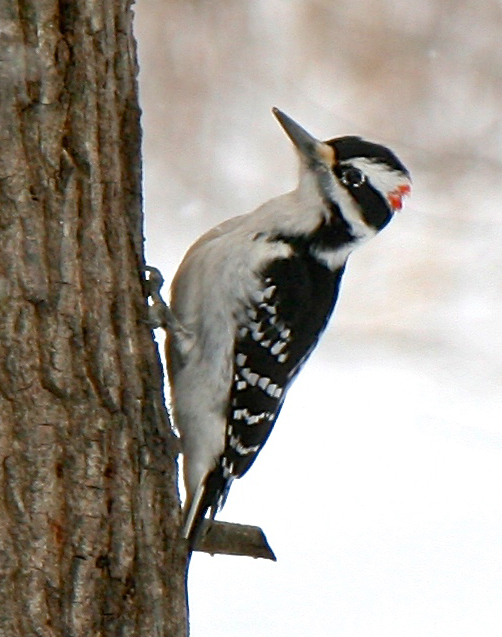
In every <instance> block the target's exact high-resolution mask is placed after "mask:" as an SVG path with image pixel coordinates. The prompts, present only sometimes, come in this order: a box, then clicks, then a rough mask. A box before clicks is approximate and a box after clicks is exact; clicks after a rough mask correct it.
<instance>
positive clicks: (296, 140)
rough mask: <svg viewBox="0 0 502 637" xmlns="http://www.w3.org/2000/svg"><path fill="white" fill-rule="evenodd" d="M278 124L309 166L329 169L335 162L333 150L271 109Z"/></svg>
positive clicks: (276, 109) (278, 111) (287, 117)
mask: <svg viewBox="0 0 502 637" xmlns="http://www.w3.org/2000/svg"><path fill="white" fill-rule="evenodd" d="M272 113H273V114H274V115H275V116H276V118H277V119H278V121H279V124H280V125H281V126H282V127H283V128H284V130H285V131H286V134H287V135H288V137H289V139H290V140H291V141H292V142H293V144H294V145H295V146H296V148H297V149H298V151H299V153H300V155H301V156H302V157H304V158H305V159H306V160H307V162H308V163H309V164H322V165H324V166H327V167H328V168H331V167H332V166H333V164H334V163H335V161H336V156H335V149H334V148H333V147H332V146H330V145H329V144H325V143H324V142H321V141H320V140H318V139H316V138H315V137H313V136H312V135H311V134H310V133H308V132H307V131H306V130H305V129H304V128H302V127H301V126H300V125H299V124H297V123H296V122H295V121H294V120H293V119H291V117H289V115H286V113H283V112H282V111H280V110H279V109H278V108H275V106H274V108H273V109H272Z"/></svg>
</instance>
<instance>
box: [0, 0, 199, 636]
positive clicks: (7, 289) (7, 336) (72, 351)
mask: <svg viewBox="0 0 502 637" xmlns="http://www.w3.org/2000/svg"><path fill="white" fill-rule="evenodd" d="M136 73H137V62H136V50H135V44H134V40H133V37H132V11H131V7H130V2H129V1H128V0H59V1H57V0H2V1H1V2H0V483H1V484H0V636H1V637H4V636H6V637H11V636H12V637H30V636H31V635H37V636H38V637H40V636H44V637H45V636H47V637H59V636H63V635H64V636H65V637H73V636H82V637H83V636H85V637H90V636H97V635H103V636H105V635H114V636H115V635H123V636H146V635H148V636H156V637H157V636H159V637H160V636H173V637H178V636H181V635H185V634H186V608H185V590H184V575H185V573H184V566H185V555H184V554H183V547H182V546H180V544H179V542H177V533H178V527H179V497H178V492H177V487H176V477H177V468H176V453H177V449H176V439H175V438H174V436H173V434H172V432H171V430H170V428H169V422H168V419H167V415H166V412H165V407H164V403H163V390H162V382H163V381H162V373H161V368H160V365H159V360H158V355H157V350H156V348H155V346H154V344H153V342H152V338H151V332H150V330H149V329H148V327H147V326H146V325H145V323H144V322H143V321H144V318H145V310H146V306H145V301H144V295H143V290H142V283H141V281H142V272H141V270H142V267H143V243H142V213H141V164H140V139H141V137H140V126H139V116H140V112H139V107H138V101H137V84H136Z"/></svg>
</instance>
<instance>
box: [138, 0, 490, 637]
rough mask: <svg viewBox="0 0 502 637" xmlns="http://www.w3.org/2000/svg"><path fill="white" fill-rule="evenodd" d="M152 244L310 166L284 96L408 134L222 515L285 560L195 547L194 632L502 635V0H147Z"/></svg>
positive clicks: (181, 234) (156, 259)
mask: <svg viewBox="0 0 502 637" xmlns="http://www.w3.org/2000/svg"><path fill="white" fill-rule="evenodd" d="M135 30H136V35H137V37H138V40H139V54H140V63H141V72H140V86H141V102H142V108H143V125H144V153H145V175H144V187H145V211H146V236H147V246H146V247H147V257H148V261H149V263H151V264H152V265H156V266H158V267H160V268H161V269H162V271H163V273H164V275H165V278H166V280H170V278H171V277H172V275H173V274H174V272H175V269H176V267H177V265H178V263H179V261H180V260H181V258H182V256H183V254H184V252H185V251H186V249H187V248H188V246H189V245H190V244H191V243H192V242H193V241H194V240H195V239H196V238H197V237H198V236H199V235H200V234H201V233H202V232H204V231H205V230H207V229H208V228H209V227H211V226H213V225H215V224H216V223H218V222H219V221H221V220H223V219H225V218H227V217H229V216H233V215H235V214H240V213H242V212H245V211H248V210H251V209H253V208H255V207H256V206H257V205H259V204H261V203H262V202H263V201H265V200H267V199H269V198H270V197H272V196H275V195H278V194H280V193H282V192H285V191H286V190H289V189H291V188H293V187H294V185H295V181H296V158H295V154H294V152H293V149H292V146H291V143H290V142H289V140H288V139H287V137H286V136H285V134H284V132H283V131H282V130H281V128H280V127H279V125H278V124H277V122H276V121H275V118H274V117H273V116H272V114H271V112H270V109H271V107H272V106H274V105H275V106H278V107H279V108H281V109H283V110H284V111H286V112H287V113H288V114H290V115H291V116H292V117H293V118H295V119H296V120H297V121H299V122H300V123H301V124H302V125H303V126H305V127H306V128H307V129H308V130H310V131H311V132H312V133H313V134H315V135H317V136H318V137H320V138H324V139H326V138H330V137H335V136H339V135H345V134H358V135H361V136H364V137H366V138H368V139H371V140H373V141H376V142H380V143H384V144H387V145H388V146H390V147H391V148H392V149H393V150H394V151H395V152H396V153H397V154H398V156H399V157H400V158H401V159H402V161H403V162H404V163H405V165H406V166H407V167H408V168H409V169H410V171H411V173H412V177H413V182H414V188H413V193H412V197H411V199H409V200H407V201H406V204H405V208H404V210H403V212H402V213H401V214H400V215H398V216H397V217H396V218H395V219H394V221H393V222H392V223H391V224H390V225H389V227H388V228H386V229H385V231H384V232H382V233H381V234H380V235H379V236H378V237H377V238H376V239H374V240H372V241H371V242H370V243H369V244H367V245H366V246H364V247H363V248H361V249H360V251H359V252H357V253H355V254H354V255H353V256H352V257H351V259H350V261H349V267H348V269H347V272H346V274H345V277H344V281H343V288H342V293H341V298H340V300H339V303H338V305H337V308H336V311H335V316H334V320H333V321H332V323H331V326H330V329H329V331H328V332H327V334H326V335H325V337H324V339H323V340H322V342H321V345H320V347H319V348H318V350H317V351H316V352H315V354H314V355H313V357H312V359H311V360H310V361H309V363H308V364H307V366H306V367H305V369H304V370H303V372H302V374H301V375H300V377H299V379H298V380H297V382H296V383H295V385H294V387H293V388H292V390H291V391H290V392H289V395H288V399H287V400H286V404H285V407H284V409H283V411H282V414H281V417H280V419H279V421H278V423H277V426H276V428H275V430H274V432H273V434H272V436H271V438H270V440H269V442H268V443H267V445H266V447H265V448H264V450H263V452H262V453H261V455H260V457H259V459H258V460H257V462H256V463H255V465H254V466H253V468H252V470H251V471H250V473H249V474H247V475H246V477H245V478H244V479H243V480H241V481H238V482H236V483H235V484H234V486H233V488H232V492H231V494H230V497H229V500H228V502H227V505H226V507H225V509H224V510H223V512H222V513H221V514H220V516H219V517H220V519H226V520H230V521H236V522H241V523H249V524H257V525H260V526H262V527H263V529H264V530H265V532H266V533H267V536H268V539H269V541H270V543H271V545H272V548H273V549H274V550H275V552H276V554H277V557H278V562H277V563H275V564H274V563H269V562H265V561H263V560H256V561H253V560H250V559H249V558H235V557H214V558H211V557H209V556H206V555H200V554H198V555H195V556H194V558H193V560H192V565H191V570H190V601H191V603H190V610H191V623H192V633H191V635H192V637H227V636H228V637H230V636H234V635H239V636H240V637H252V636H253V637H254V636H257V635H260V636H269V635H270V636H274V637H296V636H298V637H300V636H302V637H303V636H305V635H320V636H324V635H326V636H331V635H333V636H335V635H336V636H337V637H366V636H371V637H379V636H385V637H402V636H403V635H406V636H407V637H435V636H437V637H444V636H445V635H448V637H464V636H465V637H472V636H473V635H480V636H483V637H492V636H493V637H495V636H497V637H499V636H500V634H501V628H502V498H501V494H500V492H501V490H502V393H501V381H502V360H501V354H502V319H501V317H502V249H501V247H502V229H501V228H502V224H501V222H500V214H501V209H502V179H501V177H502V170H501V169H502V159H501V158H502V36H501V34H502V4H501V2H500V1H499V0H497V1H496V0H483V1H481V2H480V1H479V0H462V1H459V0H440V1H438V0H421V1H420V2H416V0H401V1H399V0H359V1H358V0H355V1H354V0H337V1H336V2H334V1H332V0H303V1H300V0H235V1H234V2H228V1H225V0H219V1H216V0H214V1H209V0H148V1H146V0H141V1H140V2H138V4H137V5H136V26H135Z"/></svg>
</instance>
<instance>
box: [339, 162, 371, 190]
mask: <svg viewBox="0 0 502 637" xmlns="http://www.w3.org/2000/svg"><path fill="white" fill-rule="evenodd" d="M341 180H342V183H343V184H345V185H346V186H349V187H352V188H359V186H361V185H362V184H364V182H365V181H366V176H365V175H364V173H362V172H361V171H360V170H359V168H354V167H353V166H351V167H350V168H345V170H343V172H342V176H341Z"/></svg>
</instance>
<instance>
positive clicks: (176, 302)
mask: <svg viewBox="0 0 502 637" xmlns="http://www.w3.org/2000/svg"><path fill="white" fill-rule="evenodd" d="M273 113H274V115H275V117H276V118H277V119H278V121H279V123H280V124H281V126H282V127H283V129H284V131H285V132H286V134H287V135H288V136H289V138H290V139H291V141H292V142H293V144H294V146H295V148H296V151H297V153H298V156H299V159H300V175H299V181H298V185H297V187H296V188H295V190H293V191H291V192H289V193H286V194H284V195H282V196H279V197H277V198H274V199H272V200H270V201H268V202H267V203H265V204H263V205H262V206H260V207H259V208H258V209H256V210H254V211H253V212H250V213H247V214H244V215H241V216H238V217H234V218H231V219H228V220H227V221H224V222H223V223H221V224H220V225H218V226H216V227H215V228H213V229H212V230H209V232H207V233H206V234H204V235H203V236H202V237H201V238H200V239H198V241H196V243H195V244H194V245H192V247H191V248H190V249H189V250H188V252H187V254H186V256H185V257H184V259H183V261H182V263H181V265H180V267H179V269H178V271H177V273H176V275H175V277H174V280H173V283H172V286H171V301H170V310H168V311H167V314H166V316H167V317H168V318H167V319H166V320H164V321H159V322H158V323H157V324H158V325H159V324H160V323H163V326H164V327H165V328H166V332H167V339H166V360H167V371H168V378H169V383H170V388H171V403H172V414H173V418H174V423H175V425H176V427H177V429H178V431H179V434H180V438H181V446H182V451H183V456H184V482H185V487H186V502H185V506H184V522H183V528H182V536H183V537H184V538H187V539H188V540H189V541H190V542H191V545H192V546H193V544H194V542H195V541H196V539H197V536H198V533H199V530H200V527H201V523H202V520H203V519H204V517H205V516H206V514H207V512H208V511H209V510H210V515H211V517H212V518H214V516H215V514H216V512H217V511H218V510H219V509H220V508H221V507H222V506H223V504H224V502H225V499H226V496H227V494H228V491H229V488H230V486H231V484H232V481H233V480H234V479H235V478H240V477H241V476H243V475H244V474H245V473H246V471H248V469H249V468H250V467H251V465H252V464H253V462H254V461H255V459H256V457H257V455H258V453H259V452H260V450H261V448H262V447H263V445H264V444H265V442H266V441H267V438H268V437H269V435H270V432H271V431H272V428H273V426H274V423H275V421H276V420H277V417H278V415H279V412H280V410H281V407H282V405H283V403H284V399H285V397H286V393H287V391H288V389H289V387H290V386H291V383H292V382H293V380H294V379H295V377H296V376H297V374H298V372H299V371H300V369H301V367H302V365H303V364H304V363H305V361H306V360H307V358H308V357H309V356H310V354H311V353H312V351H313V349H314V348H315V346H316V345H317V342H318V340H319V337H320V336H321V334H322V333H323V331H324V329H325V328H326V325H327V323H328V320H329V318H330V316H331V314H332V312H333V308H334V305H335V303H336V300H337V297H338V293H339V289H340V282H341V279H342V275H343V272H344V269H345V264H346V261H347V258H348V256H349V254H350V253H351V252H352V251H353V250H354V249H355V248H356V247H357V246H359V245H360V244H361V243H364V242H365V241H367V240H368V239H370V238H371V237H373V236H374V235H376V234H377V233H378V232H379V231H380V230H382V228H384V227H385V226H386V225H387V224H388V223H389V221H390V220H391V219H392V217H393V215H394V213H395V212H396V211H397V210H400V208H401V206H402V200H403V197H404V196H406V195H408V194H409V193H410V187H411V180H410V175H409V172H408V170H407V169H406V168H405V166H404V165H403V164H402V163H401V161H400V160H399V159H398V158H397V157H396V155H395V154H394V153H393V152H392V151H390V150H389V149H388V148H386V147H385V146H382V145H379V144H375V143H372V142H369V141H365V140H363V139H361V138H360V137H355V136H345V137H338V138H335V139H330V140H328V141H325V142H322V141H320V140H318V139H316V138H315V137H313V136H312V135H311V134H310V133H308V132H307V131H306V130H305V129H303V128H302V127H301V126H300V125H299V124H297V123H296V122H295V121H294V120H293V119H291V118H290V117H289V116H288V115H286V114H285V113H283V112H282V111H280V110H279V109H277V108H274V109H273ZM152 296H153V295H152ZM157 296H158V295H157ZM155 304H156V302H155V299H154V305H155ZM166 309H167V308H166Z"/></svg>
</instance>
